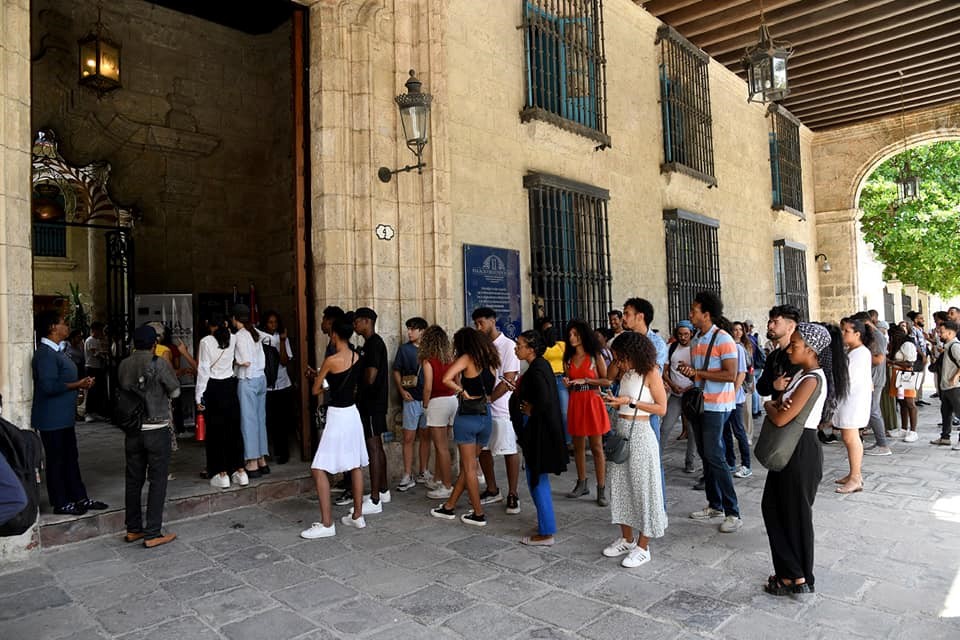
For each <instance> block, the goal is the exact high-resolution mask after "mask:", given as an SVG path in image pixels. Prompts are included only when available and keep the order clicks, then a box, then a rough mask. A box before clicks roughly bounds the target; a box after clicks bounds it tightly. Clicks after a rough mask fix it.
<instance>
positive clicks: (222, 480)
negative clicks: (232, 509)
mask: <svg viewBox="0 0 960 640" xmlns="http://www.w3.org/2000/svg"><path fill="white" fill-rule="evenodd" d="M244 475H246V474H244ZM210 486H211V487H213V488H214V489H229V488H230V478H228V477H227V476H225V475H223V476H222V475H220V474H219V473H218V474H217V475H215V476H213V477H212V478H210Z"/></svg>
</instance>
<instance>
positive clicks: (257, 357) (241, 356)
mask: <svg viewBox="0 0 960 640" xmlns="http://www.w3.org/2000/svg"><path fill="white" fill-rule="evenodd" d="M257 334H258V335H259V336H260V339H261V340H263V339H264V338H265V337H267V336H266V334H265V333H261V332H260V331H258V332H257ZM234 336H235V337H236V339H237V347H236V354H235V356H234V357H235V359H236V362H237V377H238V378H240V379H241V380H253V379H254V378H259V377H261V376H262V375H264V373H263V370H264V368H265V367H266V364H267V363H266V356H265V355H264V354H263V347H262V346H261V345H260V344H259V343H258V342H254V340H253V336H252V335H251V334H250V332H249V331H247V330H246V329H240V330H239V331H237V333H236V334H234ZM244 362H249V363H250V364H249V365H247V366H242V364H241V363H244Z"/></svg>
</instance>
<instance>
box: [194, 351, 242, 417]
mask: <svg viewBox="0 0 960 640" xmlns="http://www.w3.org/2000/svg"><path fill="white" fill-rule="evenodd" d="M236 341H237V337H236V336H235V335H232V334H231V335H230V344H229V345H228V346H227V348H226V349H221V348H220V346H219V345H218V344H217V339H216V338H214V337H213V336H206V337H204V338H203V339H202V340H200V348H199V349H198V350H197V387H196V389H195V394H196V399H197V404H202V403H203V392H204V391H206V390H207V382H208V381H209V380H210V379H211V378H213V379H215V380H226V379H227V378H232V377H233V358H234V351H235V348H236Z"/></svg>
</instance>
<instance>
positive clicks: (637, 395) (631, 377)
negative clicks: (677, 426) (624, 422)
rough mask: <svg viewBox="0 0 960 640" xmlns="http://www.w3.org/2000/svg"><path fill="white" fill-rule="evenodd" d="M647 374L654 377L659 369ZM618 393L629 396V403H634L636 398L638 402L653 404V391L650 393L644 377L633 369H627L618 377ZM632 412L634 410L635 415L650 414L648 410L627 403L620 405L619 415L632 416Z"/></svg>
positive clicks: (657, 374)
mask: <svg viewBox="0 0 960 640" xmlns="http://www.w3.org/2000/svg"><path fill="white" fill-rule="evenodd" d="M649 375H651V376H654V377H655V376H659V375H660V374H659V371H651V372H650V374H649ZM661 384H662V383H661ZM620 395H621V396H629V397H630V402H631V403H636V402H637V400H639V401H640V402H649V403H651V404H653V393H651V391H650V388H649V387H648V386H647V385H646V383H645V381H644V377H643V376H642V375H640V374H639V373H637V372H636V371H634V370H633V369H630V370H628V371H627V372H626V373H624V374H623V376H621V377H620ZM634 412H636V415H637V416H649V415H650V413H649V412H647V411H644V410H643V409H633V408H631V407H630V405H629V404H624V405H620V415H622V416H625V417H628V418H632V417H633V416H634Z"/></svg>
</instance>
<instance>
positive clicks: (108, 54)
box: [100, 40, 120, 82]
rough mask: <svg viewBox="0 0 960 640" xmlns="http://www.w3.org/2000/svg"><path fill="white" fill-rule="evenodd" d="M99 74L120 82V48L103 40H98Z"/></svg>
mask: <svg viewBox="0 0 960 640" xmlns="http://www.w3.org/2000/svg"><path fill="white" fill-rule="evenodd" d="M100 75H101V76H103V77H105V78H109V79H110V80H114V81H116V82H120V48H119V47H116V46H114V45H113V44H111V43H110V42H107V41H105V40H101V41H100Z"/></svg>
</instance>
